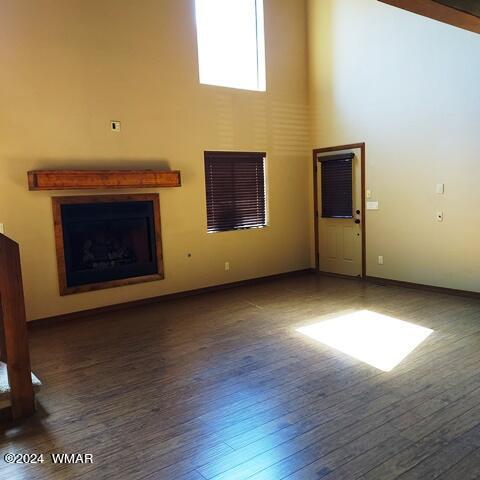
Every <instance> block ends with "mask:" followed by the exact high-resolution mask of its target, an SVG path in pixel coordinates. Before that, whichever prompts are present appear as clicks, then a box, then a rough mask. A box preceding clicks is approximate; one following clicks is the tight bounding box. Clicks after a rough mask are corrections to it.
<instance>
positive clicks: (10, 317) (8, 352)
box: [0, 234, 35, 419]
mask: <svg viewBox="0 0 480 480" xmlns="http://www.w3.org/2000/svg"><path fill="white" fill-rule="evenodd" d="M0 323H1V327H2V328H1V329H0V333H1V337H2V338H1V342H0V348H1V349H2V352H1V357H2V360H3V361H5V363H6V364H7V372H8V382H9V384H10V395H11V403H12V406H11V411H12V417H13V418H14V419H19V418H22V417H27V416H29V415H31V414H33V412H34V411H35V397H34V392H33V385H32V375H31V366H30V353H29V348H28V334H27V323H26V315H25V300H24V296H23V283H22V271H21V266H20V249H19V247H18V244H17V243H15V242H14V241H12V240H10V239H9V238H8V237H6V236H5V235H2V234H0Z"/></svg>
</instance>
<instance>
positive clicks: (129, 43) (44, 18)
mask: <svg viewBox="0 0 480 480" xmlns="http://www.w3.org/2000/svg"><path fill="white" fill-rule="evenodd" d="M193 3H194V2H193V0H141V1H131V0H102V1H98V0H0V11H1V15H0V223H4V224H5V229H6V233H7V234H8V235H9V236H10V237H12V238H13V239H15V240H16V241H18V242H19V243H20V245H21V253H22V265H23V271H24V283H25V290H26V300H27V310H28V317H29V319H36V318H41V317H46V316H50V315H56V314H61V313H66V312H72V311H78V310H83V309H87V308H93V307H98V306H103V305H108V304H113V303H118V302H125V301H129V300H134V299H140V298H145V297H151V296H156V295H162V294H166V293H170V292H176V291H182V290H188V289H193V288H199V287H204V286H208V285H213V284H220V283H225V282H231V281H235V280H240V279H246V278H251V277H257V276H263V275H269V274H275V273H280V272H286V271H291V270H296V269H302V268H306V267H308V266H309V264H310V236H309V228H308V189H307V188H306V185H307V181H308V169H309V162H308V150H307V148H308V146H309V145H308V110H307V68H306V34H305V2H304V1H303V0H301V1H292V0H265V17H266V49H267V52H266V54H267V82H268V91H267V93H266V94H265V93H255V92H245V91H235V90H230V89H224V88H215V87H207V86H201V85H199V84H198V80H197V75H198V73H197V52H196V34H195V23H194V11H193ZM110 120H121V121H122V128H123V131H122V133H121V134H113V133H112V132H110V130H109V121H110ZM206 149H209V150H219V149H225V150H266V151H267V152H268V177H269V185H268V191H269V205H270V210H269V213H270V226H269V227H268V228H266V229H263V230H256V231H242V232H235V233H221V234H210V235H209V234H207V233H206V212H205V201H204V195H205V191H204V174H203V151H204V150H206ZM159 164H168V165H169V166H170V167H171V168H173V169H180V170H181V171H182V178H183V186H182V187H181V188H178V189H170V190H169V189H165V190H161V191H160V201H161V214H162V230H163V244H164V257H165V258H164V261H165V273H166V279H165V280H164V281H160V282H154V283H148V284H140V285H134V286H128V287H121V288H116V289H110V290H103V291H98V292H91V293H84V294H79V295H72V296H67V297H63V298H61V297H60V296H59V294H58V283H57V273H56V260H55V246H54V237H53V225H52V212H51V202H50V197H51V196H52V195H53V194H55V193H50V192H47V193H43V192H29V191H28V189H27V182H26V172H27V171H28V170H30V169H41V168H52V167H54V168H88V167H98V168H130V167H133V168H136V167H138V168H141V167H155V166H157V165H159ZM101 193H107V192H101ZM67 194H75V192H67ZM188 253H191V254H192V257H191V258H188V257H187V254H188ZM225 261H229V262H230V264H231V270H230V272H225V271H224V262H225Z"/></svg>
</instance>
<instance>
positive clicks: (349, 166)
mask: <svg viewBox="0 0 480 480" xmlns="http://www.w3.org/2000/svg"><path fill="white" fill-rule="evenodd" d="M353 157H354V154H353V153H347V154H340V155H330V156H326V157H319V158H318V161H319V162H320V164H321V169H322V171H321V173H322V217H323V218H353V194H352V189H353Z"/></svg>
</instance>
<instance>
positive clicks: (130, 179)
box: [28, 170, 181, 190]
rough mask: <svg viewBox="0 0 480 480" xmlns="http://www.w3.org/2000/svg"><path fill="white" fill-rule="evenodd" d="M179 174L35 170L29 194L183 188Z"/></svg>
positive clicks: (29, 177)
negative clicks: (34, 191) (32, 191)
mask: <svg viewBox="0 0 480 480" xmlns="http://www.w3.org/2000/svg"><path fill="white" fill-rule="evenodd" d="M180 185H181V178H180V172H179V171H178V170H172V171H160V170H33V171H31V172H28V188H29V190H86V189H88V190H93V189H109V188H114V189H117V188H159V187H180Z"/></svg>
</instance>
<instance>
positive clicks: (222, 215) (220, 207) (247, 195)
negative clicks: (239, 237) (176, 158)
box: [205, 152, 266, 232]
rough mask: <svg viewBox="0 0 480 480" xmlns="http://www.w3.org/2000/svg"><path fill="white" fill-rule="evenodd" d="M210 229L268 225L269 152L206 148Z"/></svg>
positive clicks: (212, 230) (224, 229) (235, 228)
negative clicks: (267, 167) (266, 156)
mask: <svg viewBox="0 0 480 480" xmlns="http://www.w3.org/2000/svg"><path fill="white" fill-rule="evenodd" d="M205 186H206V193H207V230H208V232H225V231H229V230H241V229H247V228H261V227H265V226H266V189H265V153H236V152H205Z"/></svg>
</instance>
